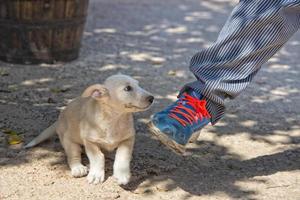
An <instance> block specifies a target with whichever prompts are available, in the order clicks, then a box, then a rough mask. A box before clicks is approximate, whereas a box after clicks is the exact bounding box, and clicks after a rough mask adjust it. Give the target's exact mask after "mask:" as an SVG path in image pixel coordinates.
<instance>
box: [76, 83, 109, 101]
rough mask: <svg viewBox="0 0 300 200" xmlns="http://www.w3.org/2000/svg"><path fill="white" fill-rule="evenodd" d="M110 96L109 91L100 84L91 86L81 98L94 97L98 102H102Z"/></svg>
mask: <svg viewBox="0 0 300 200" xmlns="http://www.w3.org/2000/svg"><path fill="white" fill-rule="evenodd" d="M108 96H109V94H108V89H107V88H106V87H104V85H100V84H95V85H91V86H89V87H88V88H86V89H85V90H84V92H83V93H82V95H81V97H92V98H94V99H96V100H100V99H103V98H105V97H108Z"/></svg>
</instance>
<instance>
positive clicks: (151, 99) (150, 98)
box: [146, 96, 154, 103]
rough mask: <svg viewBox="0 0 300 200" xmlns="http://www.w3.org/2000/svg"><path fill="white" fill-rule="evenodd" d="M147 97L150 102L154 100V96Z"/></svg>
mask: <svg viewBox="0 0 300 200" xmlns="http://www.w3.org/2000/svg"><path fill="white" fill-rule="evenodd" d="M146 99H147V101H149V102H150V103H153V101H154V96H148V97H147V98H146Z"/></svg>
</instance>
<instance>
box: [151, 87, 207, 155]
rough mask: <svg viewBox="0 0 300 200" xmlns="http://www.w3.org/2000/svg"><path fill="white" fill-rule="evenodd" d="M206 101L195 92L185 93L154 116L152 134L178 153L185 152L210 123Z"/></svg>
mask: <svg viewBox="0 0 300 200" xmlns="http://www.w3.org/2000/svg"><path fill="white" fill-rule="evenodd" d="M210 118H211V117H210V114H209V113H208V111H207V110H206V101H205V100H203V99H202V95H200V94H198V93H196V92H195V91H190V92H185V93H183V94H182V95H181V96H180V97H179V98H178V100H177V101H175V102H174V103H173V104H171V105H170V106H168V107H167V108H166V109H165V110H163V111H161V112H158V113H156V114H154V115H153V116H152V118H151V121H150V123H149V127H150V130H151V133H152V134H154V135H155V136H156V137H157V138H158V139H159V140H160V141H161V142H162V143H163V144H165V145H166V146H167V147H169V148H171V149H172V150H174V151H175V152H177V153H180V154H183V153H184V152H185V145H186V144H187V143H188V142H189V141H190V139H191V137H192V135H193V134H196V133H197V132H198V131H200V129H201V128H203V127H204V126H205V125H207V124H208V123H209V122H210Z"/></svg>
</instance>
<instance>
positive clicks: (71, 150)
mask: <svg viewBox="0 0 300 200" xmlns="http://www.w3.org/2000/svg"><path fill="white" fill-rule="evenodd" d="M63 147H64V149H65V151H66V154H67V159H68V164H69V166H70V168H71V174H72V176H73V177H82V176H85V175H87V173H88V168H87V167H86V166H84V165H82V164H81V147H80V145H79V144H76V143H74V142H71V141H69V140H64V142H63Z"/></svg>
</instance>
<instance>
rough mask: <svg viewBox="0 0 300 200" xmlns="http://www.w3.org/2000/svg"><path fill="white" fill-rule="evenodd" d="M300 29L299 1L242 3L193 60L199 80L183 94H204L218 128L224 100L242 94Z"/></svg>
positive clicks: (222, 113) (278, 0) (258, 0)
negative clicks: (191, 91) (194, 92)
mask: <svg viewBox="0 0 300 200" xmlns="http://www.w3.org/2000/svg"><path fill="white" fill-rule="evenodd" d="M299 26H300V0H240V2H239V4H238V5H237V6H236V7H235V8H234V10H233V11H232V13H231V15H230V17H229V19H228V20H227V22H226V24H225V25H224V27H223V29H222V30H221V32H220V35H219V37H218V39H217V41H216V42H215V43H214V44H213V45H212V46H210V47H209V48H208V49H205V50H203V51H201V52H199V53H197V54H196V55H194V56H193V57H192V59H191V62H190V70H191V71H192V72H193V73H194V75H195V76H196V78H197V80H196V81H194V82H191V83H188V84H187V85H185V86H184V88H183V89H182V91H181V92H183V91H185V90H186V89H188V88H192V89H193V90H195V91H197V92H199V93H201V94H202V95H203V96H204V98H205V99H206V100H207V109H208V111H209V112H210V114H211V115H212V121H211V122H212V124H215V123H216V122H217V121H218V120H219V119H220V118H222V116H223V115H224V111H225V105H224V100H225V99H226V98H231V99H233V98H235V97H236V96H237V95H238V94H240V93H241V92H242V91H243V90H244V89H245V88H246V87H247V85H248V84H249V83H250V82H251V80H252V79H253V77H254V76H255V74H256V73H257V72H258V70H259V69H260V68H261V66H262V65H263V64H264V63H265V62H267V61H268V60H269V59H270V58H271V57H272V56H273V55H274V54H275V53H276V52H277V51H278V50H279V49H280V48H281V47H282V46H283V45H284V44H285V43H286V42H287V41H288V39H289V38H290V37H291V36H292V35H293V34H294V33H295V32H296V31H297V30H298V29H299Z"/></svg>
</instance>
